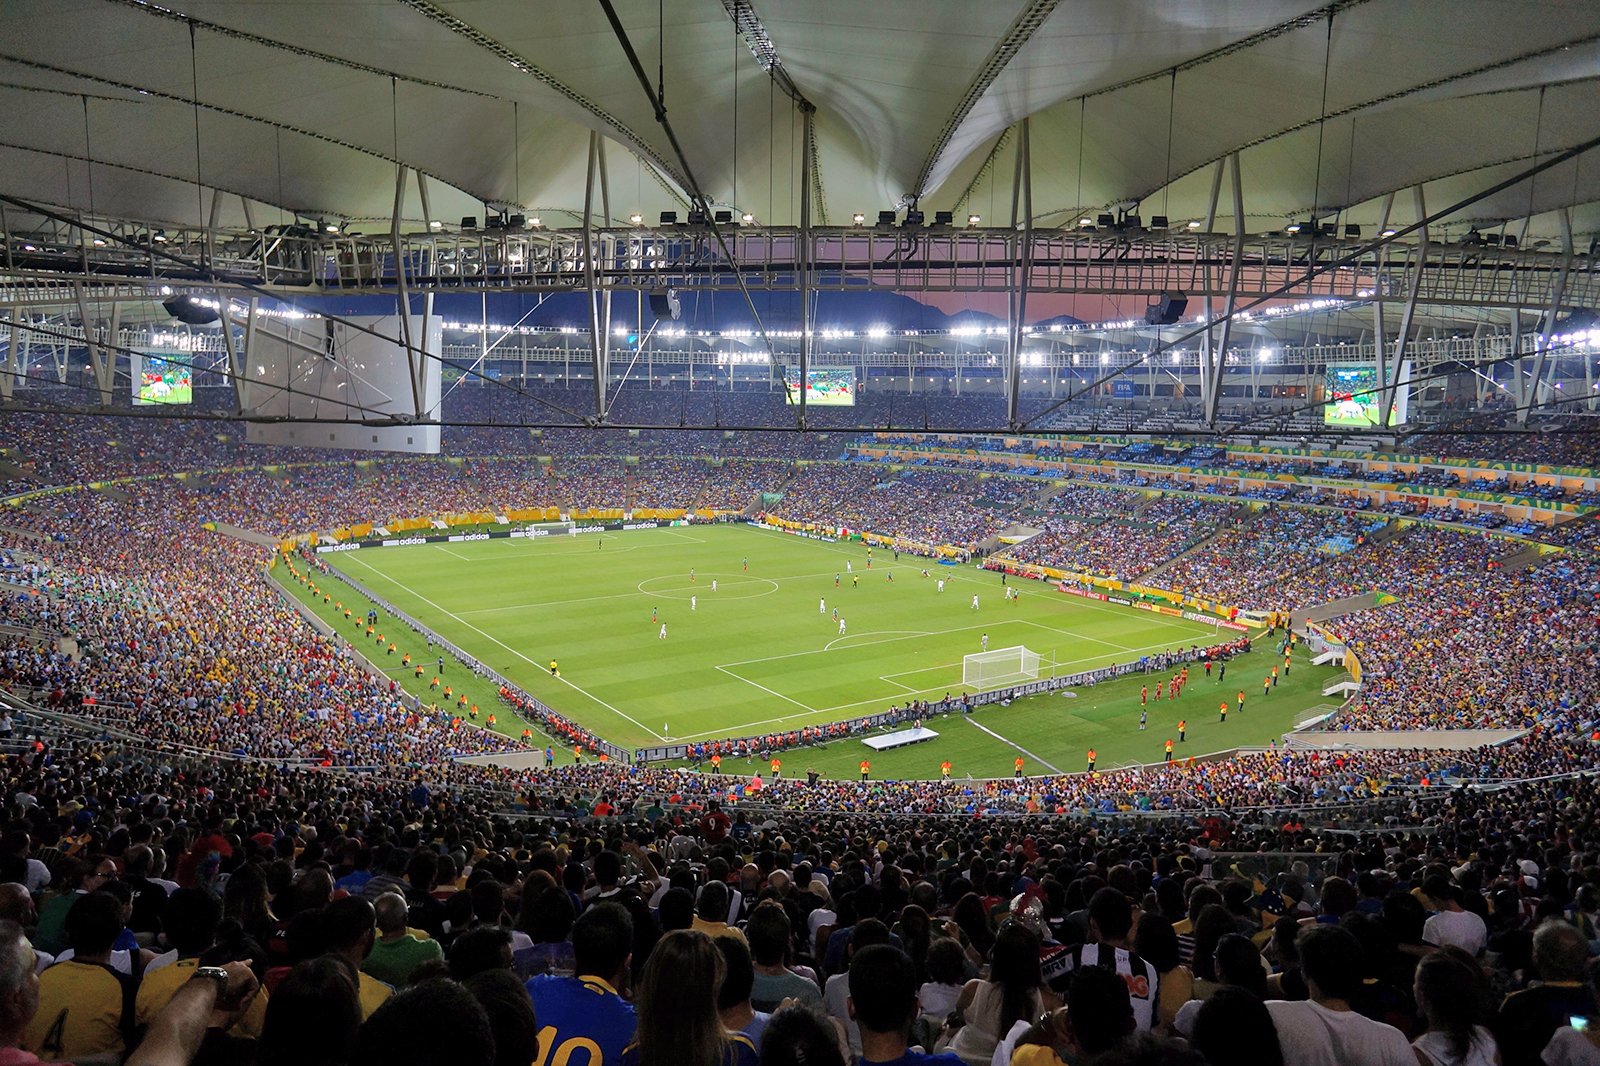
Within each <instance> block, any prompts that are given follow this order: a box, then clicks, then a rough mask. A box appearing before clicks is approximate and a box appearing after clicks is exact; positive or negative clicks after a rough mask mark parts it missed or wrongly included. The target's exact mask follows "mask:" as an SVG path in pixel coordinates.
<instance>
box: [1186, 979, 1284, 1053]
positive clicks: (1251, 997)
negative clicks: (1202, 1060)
mask: <svg viewBox="0 0 1600 1066" xmlns="http://www.w3.org/2000/svg"><path fill="white" fill-rule="evenodd" d="M1190 1042H1191V1043H1192V1044H1193V1045H1194V1048H1195V1050H1196V1051H1198V1052H1200V1053H1201V1054H1202V1055H1204V1056H1205V1057H1206V1061H1207V1062H1225V1063H1227V1064H1228V1066H1284V1062H1283V1048H1282V1047H1281V1046H1279V1044H1278V1030H1277V1028H1276V1027H1275V1026H1274V1025H1273V1024H1272V1015H1271V1014H1269V1013H1268V1012H1267V1007H1266V1004H1265V1003H1263V1002H1261V997H1260V996H1258V995H1256V994H1255V993H1253V992H1251V991H1249V990H1247V989H1244V988H1235V987H1226V988H1219V989H1217V991H1216V993H1215V994H1214V995H1213V996H1212V997H1211V998H1210V999H1208V1000H1206V1001H1205V1002H1204V1003H1202V1004H1201V1005H1200V1009H1199V1010H1198V1011H1196V1012H1195V1018H1194V1033H1193V1034H1192V1035H1191V1037H1190Z"/></svg>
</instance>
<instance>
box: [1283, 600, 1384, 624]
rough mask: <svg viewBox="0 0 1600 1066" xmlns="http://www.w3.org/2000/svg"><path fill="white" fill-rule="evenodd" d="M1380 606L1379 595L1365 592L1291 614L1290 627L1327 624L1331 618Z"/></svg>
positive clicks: (1291, 612)
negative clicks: (1312, 623)
mask: <svg viewBox="0 0 1600 1066" xmlns="http://www.w3.org/2000/svg"><path fill="white" fill-rule="evenodd" d="M1376 606H1378V594H1377V593H1375V592H1363V593H1361V594H1360V595H1359V596H1345V597H1343V598H1342V599H1337V600H1329V601H1328V602H1327V603H1319V604H1316V605H1315V606H1312V607H1307V608H1305V609H1304V610H1299V611H1290V612H1289V625H1290V627H1291V628H1299V627H1300V626H1303V625H1305V624H1306V623H1307V622H1325V621H1327V620H1328V619H1330V618H1338V617H1339V616H1340V615H1346V614H1355V613H1356V612H1357V611H1370V610H1372V609H1373V608H1374V607H1376Z"/></svg>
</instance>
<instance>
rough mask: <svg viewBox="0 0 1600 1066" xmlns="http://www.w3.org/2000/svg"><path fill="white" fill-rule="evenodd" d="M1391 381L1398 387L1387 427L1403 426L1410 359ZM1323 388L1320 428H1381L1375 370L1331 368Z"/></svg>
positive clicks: (1376, 369)
mask: <svg viewBox="0 0 1600 1066" xmlns="http://www.w3.org/2000/svg"><path fill="white" fill-rule="evenodd" d="M1394 380H1395V381H1397V382H1400V383H1401V384H1396V385H1395V386H1394V387H1393V388H1394V400H1393V404H1392V406H1391V407H1390V409H1389V424H1390V425H1391V426H1398V425H1402V424H1404V423H1405V420H1406V409H1407V406H1408V403H1407V401H1408V400H1409V399H1410V396H1411V389H1410V386H1409V385H1408V384H1404V383H1406V382H1409V381H1410V380H1411V361H1410V360H1409V359H1408V360H1406V361H1405V363H1403V364H1402V365H1401V367H1400V373H1399V374H1398V376H1397V377H1396V378H1395V379H1394ZM1323 385H1324V390H1325V393H1324V396H1323V400H1324V401H1325V402H1324V404H1323V408H1322V423H1323V425H1326V426H1339V427H1341V428H1349V429H1367V428H1370V427H1372V426H1376V425H1381V424H1382V422H1383V418H1382V411H1381V405H1382V402H1383V401H1382V398H1381V390H1380V389H1379V387H1378V368H1377V367H1375V366H1330V367H1328V368H1327V376H1326V378H1325V379H1324V382H1323Z"/></svg>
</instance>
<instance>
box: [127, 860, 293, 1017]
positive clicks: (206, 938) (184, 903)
mask: <svg viewBox="0 0 1600 1066" xmlns="http://www.w3.org/2000/svg"><path fill="white" fill-rule="evenodd" d="M221 922H222V901H221V900H220V899H218V898H217V897H216V896H215V895H213V894H212V893H210V892H208V891H206V890H205V889H203V888H180V889H178V890H177V891H176V892H174V893H173V894H172V895H171V896H170V897H169V898H168V899H167V905H166V907H165V908H164V909H163V911H162V914H161V928H162V931H163V932H165V933H166V935H167V942H168V943H169V944H171V945H172V947H173V949H174V950H176V951H177V953H178V959H177V961H176V962H173V963H171V964H170V965H167V966H163V967H161V968H160V969H157V970H150V971H147V972H146V973H145V975H144V979H143V980H142V981H140V982H139V993H138V996H137V997H136V999H135V1001H134V1019H135V1022H136V1023H137V1024H138V1025H139V1027H140V1028H143V1027H145V1026H147V1025H149V1024H150V1023H151V1021H153V1020H154V1019H155V1016H156V1015H157V1014H159V1013H161V1011H162V1009H163V1008H164V1007H166V1005H167V1004H168V1003H170V1002H172V997H173V996H175V995H177V993H178V989H180V988H182V987H183V986H184V985H185V984H187V983H188V981H189V979H190V978H191V977H193V976H194V972H195V970H196V969H198V968H199V966H200V956H201V954H202V953H204V952H205V950H206V949H207V948H209V947H211V942H212V939H213V938H214V937H215V935H216V932H217V926H218V925H219V924H221ZM266 1016H267V993H266V991H265V990H262V991H261V992H259V993H257V994H256V997H255V998H254V999H253V1000H251V1001H250V1006H249V1007H248V1008H247V1009H246V1010H245V1014H244V1017H243V1018H241V1019H240V1020H239V1027H238V1029H237V1030H236V1031H237V1032H238V1033H239V1034H240V1035H241V1036H249V1037H257V1036H260V1035H261V1025H262V1022H264V1021H265V1020H266Z"/></svg>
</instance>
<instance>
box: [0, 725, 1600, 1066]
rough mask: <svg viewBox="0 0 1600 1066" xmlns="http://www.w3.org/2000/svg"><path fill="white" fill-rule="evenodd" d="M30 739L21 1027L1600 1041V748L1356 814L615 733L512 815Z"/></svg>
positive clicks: (172, 1053) (548, 1047)
mask: <svg viewBox="0 0 1600 1066" xmlns="http://www.w3.org/2000/svg"><path fill="white" fill-rule="evenodd" d="M10 743H13V744H14V745H15V746H16V747H17V748H18V749H19V750H16V751H15V753H14V754H13V756H12V757H9V758H7V759H5V760H4V761H3V762H0V798H3V813H0V818H3V822H0V1055H5V1056H7V1061H13V1062H17V1063H25V1062H29V1061H34V1060H33V1059H31V1058H29V1057H28V1055H30V1054H37V1055H40V1056H42V1057H45V1058H60V1059H69V1060H74V1061H80V1062H81V1061H98V1060H100V1059H101V1058H111V1057H119V1056H121V1055H123V1054H124V1053H129V1060H128V1061H130V1062H132V1063H136V1064H138V1066H145V1064H147V1063H152V1064H153V1063H160V1064H180V1063H188V1062H200V1063H206V1064H211V1063H219V1064H223V1063H226V1064H233V1063H262V1064H270V1063H277V1062H309V1063H318V1064H329V1066H345V1064H349V1066H369V1064H371V1066H379V1064H382V1066H407V1064H411V1063H416V1064H418V1066H433V1064H435V1063H445V1062H468V1061H470V1062H482V1063H494V1064H497V1066H499V1064H504V1066H525V1064H526V1063H528V1062H530V1061H531V1062H551V1061H557V1062H559V1061H568V1060H570V1059H571V1057H572V1056H573V1055H574V1054H576V1053H578V1052H580V1051H585V1050H586V1051H587V1053H588V1054H589V1056H590V1057H589V1059H588V1061H589V1062H591V1063H612V1062H618V1063H625V1064H628V1066H632V1064H634V1063H660V1064H663V1066H665V1064H667V1063H672V1064H675V1066H677V1064H681V1066H819V1064H823V1066H845V1064H846V1063H863V1064H869V1066H872V1064H890V1063H893V1064H896V1066H985V1064H990V1066H993V1064H995V1063H999V1064H1001V1066H1058V1064H1064V1063H1068V1062H1071V1063H1084V1064H1089V1066H1124V1064H1133V1063H1162V1064H1190V1063H1193V1064H1196V1066H1205V1064H1212V1066H1221V1064H1223V1063H1230V1064H1231V1063H1246V1064H1251V1066H1253V1064H1257V1063H1267V1064H1282V1063H1314V1064H1322V1063H1329V1064H1338V1066H1346V1064H1350V1066H1355V1064H1362V1066H1365V1064H1368V1063H1379V1064H1393V1066H1410V1064H1411V1063H1415V1062H1423V1063H1430V1064H1431V1063H1452V1064H1455V1063H1492V1062H1500V1063H1503V1066H1523V1064H1534V1063H1546V1064H1565V1063H1591V1062H1594V1061H1596V1059H1597V1058H1600V1055H1597V1053H1596V1047H1595V1045H1593V1044H1592V1043H1590V1042H1589V1040H1588V1038H1587V1036H1586V1034H1585V1032H1584V1031H1583V1028H1582V1025H1581V1024H1579V1023H1576V1022H1574V1021H1573V1019H1575V1018H1576V1019H1581V1018H1585V1017H1588V1016H1590V1015H1592V1014H1593V1013H1595V1011H1596V1009H1597V1004H1596V1000H1595V998H1594V997H1595V981H1594V977H1595V968H1594V963H1593V962H1592V960H1593V958H1594V956H1595V955H1596V953H1597V952H1600V929H1597V924H1596V923H1597V921H1600V851H1597V849H1596V843H1595V839H1594V828H1593V825H1594V823H1593V817H1592V814H1593V810H1594V809H1595V804H1596V803H1600V794H1597V789H1596V785H1595V779H1594V778H1593V777H1590V776H1576V777H1574V776H1568V777H1563V778H1559V779H1550V780H1542V781H1522V782H1510V783H1507V784H1505V785H1503V786H1502V787H1496V788H1491V789H1482V790H1473V789H1458V790H1455V791H1453V792H1448V793H1445V794H1441V795H1439V796H1437V797H1435V798H1433V799H1431V800H1427V801H1421V800H1417V799H1407V800H1403V801H1398V803H1395V802H1391V803H1390V804H1389V805H1388V807H1387V808H1386V809H1387V811H1388V813H1387V814H1384V813H1383V809H1378V808H1375V809H1374V811H1373V812H1372V814H1373V817H1374V819H1375V820H1374V821H1371V822H1369V823H1367V824H1364V825H1356V826H1352V827H1340V828H1333V827H1327V826H1320V825H1318V824H1316V822H1315V820H1314V819H1311V820H1309V821H1310V824H1308V819H1306V818H1305V817H1303V816H1302V815H1301V814H1299V813H1295V812H1281V811H1280V812H1263V813H1262V814H1261V815H1260V816H1258V817H1219V816H1216V815H1207V816H1203V817H1194V818H1190V817H1185V816H1182V815H1178V814H1175V815H1172V816H1170V817H1166V818H1159V819H1149V818H1146V819H1137V820H1129V819H1115V818H1113V819H1105V820H1096V821H1093V822H1090V821H1084V820H1080V819H1075V818H1059V819H1052V820H1047V821H1046V820H1019V819H1016V818H1011V817H1005V816H1000V815H996V814H994V813H993V812H990V811H979V812H977V813H966V812H951V813H945V812H918V815H917V816H916V817H906V816H904V814H900V813H890V812H887V811H880V812H866V811H852V810H850V809H848V808H841V807H839V806H837V805H834V804H832V803H830V802H827V799H828V793H827V792H826V791H820V793H819V790H818V789H817V788H816V787H815V786H797V787H811V788H812V790H813V792H814V793H819V794H817V795H815V796H814V801H813V802H812V803H811V804H810V805H808V806H806V807H804V808H797V809H788V810H784V809H773V808H771V807H767V808H756V807H746V806H744V805H733V806H729V807H724V806H723V805H722V804H719V803H718V802H716V801H715V800H712V799H710V798H704V799H702V798H696V797H687V796H669V795H667V794H666V793H664V792H663V791H660V790H656V789H653V788H651V787H649V786H648V785H640V784H639V783H638V782H637V779H636V778H630V777H629V776H627V775H620V776H619V775H618V774H617V773H616V770H615V768H604V767H599V766H586V767H577V768H566V769H563V770H562V771H559V772H558V773H559V775H560V776H562V777H565V778H567V779H569V780H571V781H572V782H573V783H575V784H576V783H578V782H579V781H580V780H581V779H584V778H587V779H588V780H589V781H590V782H591V783H593V784H598V785H600V786H602V787H603V786H604V785H606V784H609V783H612V782H615V781H630V782H631V783H630V784H629V786H628V787H627V789H626V790H624V791H617V792H606V791H601V792H599V793H594V794H592V795H593V802H592V804H591V805H590V806H588V807H587V808H585V809H583V810H576V809H575V810H571V811H569V812H566V813H554V812H551V811H550V810H549V808H548V806H546V807H544V808H541V809H540V810H539V811H538V812H537V813H535V814H533V815H532V816H524V817H508V816H507V815H506V814H504V813H502V812H501V811H500V810H499V809H497V807H496V805H495V804H493V803H492V802H490V801H489V800H488V799H487V798H486V797H481V796H477V795H466V794H461V793H457V792H455V791H450V790H446V791H439V790H430V789H428V788H426V787H424V786H419V785H412V784H409V783H403V782H402V783H390V782H385V781H382V780H377V779H373V778H370V777H362V776H350V775H347V774H343V773H340V772H338V771H335V770H290V769H283V768H277V767H271V766H269V765H267V764H264V763H260V762H248V761H241V762H229V761H218V760H204V761H201V760H192V759H185V758H183V757H182V756H171V755H159V756H156V757H151V756H150V755H146V754H140V753H136V752H130V751H127V750H123V749H120V748H119V747H117V746H115V745H107V744H103V743H100V742H97V741H94V740H92V739H74V738H70V737H66V736H46V735H41V736H40V737H39V738H38V739H35V740H32V741H31V742H28V743H19V742H18V741H17V740H16V738H13V740H12V741H11V742H10ZM1291 772H1293V773H1298V772H1300V771H1299V770H1293V771H1291ZM213 968H218V969H220V970H221V971H222V972H220V973H218V972H216V969H213ZM213 974H215V976H213ZM916 1049H921V1050H916Z"/></svg>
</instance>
